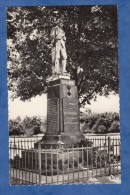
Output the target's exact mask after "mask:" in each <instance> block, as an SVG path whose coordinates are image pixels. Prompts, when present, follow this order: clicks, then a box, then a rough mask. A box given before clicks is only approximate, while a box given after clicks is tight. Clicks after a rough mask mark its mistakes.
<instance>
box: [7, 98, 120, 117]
mask: <svg viewBox="0 0 130 195" xmlns="http://www.w3.org/2000/svg"><path fill="white" fill-rule="evenodd" d="M8 105H9V118H10V119H15V118H16V117H17V116H20V117H21V118H24V117H25V116H30V117H31V116H40V117H44V116H46V113H47V99H46V95H42V96H37V97H35V98H32V99H31V101H30V102H29V101H26V102H22V101H20V100H19V99H15V100H14V101H12V100H10V98H9V102H8ZM86 107H87V108H90V109H91V111H92V112H94V113H103V112H119V96H118V95H116V96H115V95H110V96H109V97H107V98H105V97H103V96H98V98H97V101H96V102H94V101H91V105H87V106H86Z"/></svg>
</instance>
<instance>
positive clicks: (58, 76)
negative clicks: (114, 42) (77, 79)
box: [47, 73, 70, 83]
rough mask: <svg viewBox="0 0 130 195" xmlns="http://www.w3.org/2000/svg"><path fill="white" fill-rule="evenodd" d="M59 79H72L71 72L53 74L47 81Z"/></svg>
mask: <svg viewBox="0 0 130 195" xmlns="http://www.w3.org/2000/svg"><path fill="white" fill-rule="evenodd" d="M58 79H67V80H70V73H63V74H59V75H57V74H56V75H52V76H51V77H49V78H48V79H47V82H48V83H49V82H50V81H55V80H58Z"/></svg>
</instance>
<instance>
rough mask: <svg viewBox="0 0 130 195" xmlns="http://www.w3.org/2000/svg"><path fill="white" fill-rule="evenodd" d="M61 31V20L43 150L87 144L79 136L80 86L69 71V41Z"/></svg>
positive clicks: (53, 36) (54, 38) (54, 42)
mask: <svg viewBox="0 0 130 195" xmlns="http://www.w3.org/2000/svg"><path fill="white" fill-rule="evenodd" d="M62 27H63V22H62V21H61V20H60V21H58V25H57V26H56V27H54V28H53V29H52V31H51V42H52V77H51V78H49V79H48V90H47V130H46V134H45V136H43V138H42V140H41V141H40V143H41V147H42V148H44V147H45V146H46V147H50V146H52V148H56V147H57V146H58V145H59V144H62V145H63V146H65V147H68V146H70V145H71V146H72V145H73V146H76V145H77V144H80V143H81V142H82V141H83V140H84V141H85V137H84V135H83V134H82V133H81V132H80V123H79V103H78V92H77V86H75V81H74V80H71V79H70V74H69V73H67V71H66V63H67V52H66V47H65V42H66V37H65V32H64V31H63V29H62ZM35 147H37V143H36V144H35Z"/></svg>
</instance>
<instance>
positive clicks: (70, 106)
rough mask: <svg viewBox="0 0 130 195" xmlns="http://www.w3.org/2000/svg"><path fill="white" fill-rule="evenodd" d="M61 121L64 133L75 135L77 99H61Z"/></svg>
mask: <svg viewBox="0 0 130 195" xmlns="http://www.w3.org/2000/svg"><path fill="white" fill-rule="evenodd" d="M63 120H64V132H68V133H75V132H78V131H79V110H78V100H77V99H75V98H64V99H63Z"/></svg>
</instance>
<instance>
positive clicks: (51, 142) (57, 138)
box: [34, 132, 86, 149]
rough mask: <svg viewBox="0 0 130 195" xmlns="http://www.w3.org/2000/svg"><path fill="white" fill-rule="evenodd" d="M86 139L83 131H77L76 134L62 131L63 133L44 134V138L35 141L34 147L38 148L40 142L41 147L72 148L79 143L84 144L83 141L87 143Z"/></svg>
mask: <svg viewBox="0 0 130 195" xmlns="http://www.w3.org/2000/svg"><path fill="white" fill-rule="evenodd" d="M85 142H86V139H85V136H84V135H83V134H82V133H80V132H79V133H76V134H69V133H68V134H66V133H61V135H45V136H43V138H42V140H40V141H39V142H37V143H35V145H34V148H38V144H39V143H40V145H41V148H42V149H43V148H51V147H52V148H59V147H61V146H62V147H64V148H70V147H76V146H78V145H82V143H85Z"/></svg>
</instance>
